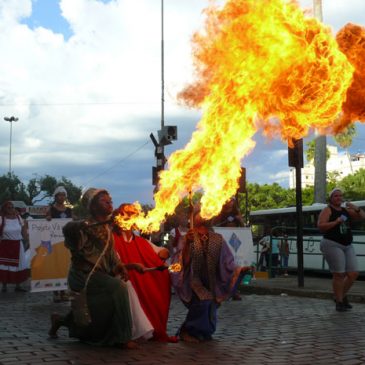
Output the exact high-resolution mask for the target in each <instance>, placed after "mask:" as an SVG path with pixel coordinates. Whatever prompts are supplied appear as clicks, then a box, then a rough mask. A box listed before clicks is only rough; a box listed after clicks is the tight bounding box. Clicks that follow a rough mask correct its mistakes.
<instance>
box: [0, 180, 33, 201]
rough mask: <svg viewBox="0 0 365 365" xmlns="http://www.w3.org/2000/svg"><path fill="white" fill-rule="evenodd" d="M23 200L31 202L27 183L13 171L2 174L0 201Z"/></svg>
mask: <svg viewBox="0 0 365 365" xmlns="http://www.w3.org/2000/svg"><path fill="white" fill-rule="evenodd" d="M5 200H22V201H24V202H25V203H26V204H29V202H30V201H29V196H28V193H27V190H26V187H25V185H24V184H23V183H22V182H21V181H20V179H19V178H18V177H17V176H16V175H14V174H11V173H7V174H5V175H3V176H0V201H1V203H3V202H4V201H5Z"/></svg>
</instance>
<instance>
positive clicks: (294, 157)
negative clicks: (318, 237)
mask: <svg viewBox="0 0 365 365" xmlns="http://www.w3.org/2000/svg"><path fill="white" fill-rule="evenodd" d="M293 144H294V146H293V147H292V148H290V147H289V148H288V160H289V166H291V167H295V180H296V184H295V187H296V188H295V196H296V211H297V266H298V286H299V287H303V286H304V265H303V203H302V170H301V169H302V167H303V139H296V140H293Z"/></svg>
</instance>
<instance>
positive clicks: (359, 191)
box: [339, 169, 365, 200]
mask: <svg viewBox="0 0 365 365" xmlns="http://www.w3.org/2000/svg"><path fill="white" fill-rule="evenodd" d="M339 187H340V188H341V189H342V190H343V192H344V195H345V199H348V200H364V199H365V169H360V170H359V171H357V172H355V173H354V174H352V175H347V176H345V177H344V178H343V179H342V180H341V181H340V182H339Z"/></svg>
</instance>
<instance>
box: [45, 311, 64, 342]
mask: <svg viewBox="0 0 365 365" xmlns="http://www.w3.org/2000/svg"><path fill="white" fill-rule="evenodd" d="M61 325H62V319H61V316H60V315H59V314H57V313H52V314H51V328H50V330H49V331H48V335H49V337H50V338H53V339H55V338H58V335H57V331H58V329H59V328H60V327H61Z"/></svg>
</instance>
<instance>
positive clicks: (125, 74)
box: [0, 0, 365, 202]
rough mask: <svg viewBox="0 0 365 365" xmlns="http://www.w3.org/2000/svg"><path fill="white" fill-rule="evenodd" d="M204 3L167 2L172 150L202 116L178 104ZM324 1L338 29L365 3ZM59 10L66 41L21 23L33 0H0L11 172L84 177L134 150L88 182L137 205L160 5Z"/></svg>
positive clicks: (149, 155)
mask: <svg viewBox="0 0 365 365" xmlns="http://www.w3.org/2000/svg"><path fill="white" fill-rule="evenodd" d="M302 2H307V3H308V6H311V4H312V1H311V0H310V1H305V0H303V1H302ZM207 4H208V0H184V1H182V0H169V1H165V37H164V38H165V98H166V103H165V112H166V114H165V119H166V121H167V123H168V124H173V125H175V124H177V125H178V127H179V138H184V139H180V140H179V141H178V142H177V143H175V144H174V146H171V147H168V148H167V149H166V150H167V151H168V152H171V151H173V149H174V148H176V146H179V147H183V146H184V145H185V144H186V143H187V141H188V139H189V138H190V132H191V130H192V129H193V128H194V125H195V123H196V122H197V121H198V116H199V113H196V112H191V111H187V110H186V109H184V108H182V107H180V106H177V105H176V103H175V96H176V93H177V92H178V91H179V90H181V89H182V87H183V86H184V85H185V83H187V82H188V81H189V80H191V76H192V68H191V47H190V39H191V36H192V33H193V32H194V30H196V29H198V27H200V26H201V25H202V21H203V16H202V13H201V11H202V9H203V8H204V7H205V6H206V5H207ZM323 7H324V13H325V16H324V18H325V21H326V22H328V23H332V24H334V27H337V28H338V27H339V26H340V25H344V24H346V23H347V22H348V21H352V20H353V21H355V20H358V21H361V20H362V19H360V17H362V14H364V9H365V2H363V1H360V0H359V1H356V0H343V1H342V0H338V1H335V0H323ZM60 8H61V11H62V15H63V17H64V18H65V19H66V20H67V22H68V23H69V24H70V26H71V29H72V31H73V35H72V36H71V37H70V38H69V39H67V40H66V39H64V37H63V36H62V34H60V33H54V32H53V31H52V30H50V29H45V28H44V27H42V26H41V24H40V26H38V27H37V28H35V29H34V30H32V29H30V28H29V27H28V26H26V25H24V24H21V20H22V19H23V18H24V17H28V16H31V10H32V2H31V0H0V49H1V50H2V54H3V57H2V58H1V59H0V69H1V71H2V72H1V75H0V104H1V105H2V106H1V110H2V114H3V116H11V115H15V116H17V117H18V118H19V122H18V123H17V125H16V126H15V125H14V129H13V132H14V133H13V169H14V172H15V174H17V175H20V176H23V175H24V176H27V177H31V176H32V173H38V174H40V175H42V174H45V173H48V174H54V175H57V176H66V177H68V178H71V179H75V181H78V182H79V183H80V184H83V183H84V182H85V181H88V180H89V179H92V178H93V177H95V176H96V175H98V174H99V173H101V172H103V171H107V170H108V168H110V166H113V164H115V163H117V162H118V161H119V160H123V158H124V157H126V156H129V154H130V153H131V152H133V151H135V150H137V152H135V153H134V154H133V155H132V157H129V158H126V159H125V160H123V162H121V164H120V165H118V164H117V168H114V169H112V170H109V171H107V172H106V173H105V174H106V176H104V177H103V178H104V179H105V180H102V179H101V178H100V179H99V180H95V181H94V182H93V183H95V184H99V183H100V184H103V185H104V186H106V187H108V185H109V184H110V186H113V189H115V196H116V197H122V196H124V195H125V194H128V192H127V187H128V186H129V189H130V193H129V194H136V195H135V196H130V198H129V199H128V200H129V201H132V200H141V201H142V202H143V199H142V198H140V196H139V194H140V195H141V196H143V197H144V198H146V197H148V199H151V197H152V186H151V183H150V181H151V180H150V176H151V172H150V171H151V165H152V164H154V156H153V146H152V144H151V143H150V144H149V145H147V146H145V147H143V148H141V149H139V150H138V148H139V147H140V146H143V144H144V143H146V142H148V141H149V134H150V132H155V131H156V130H158V129H159V128H160V112H161V111H160V107H161V74H160V71H161V48H160V44H161V39H160V37H161V34H160V32H161V18H160V16H161V14H160V11H161V8H160V2H159V1H157V0H156V1H151V0H115V1H110V2H108V3H102V2H101V1H97V0H61V1H60ZM360 14H361V15H360ZM0 128H2V129H1V132H2V133H1V134H0V142H1V145H0V154H1V155H2V156H3V158H2V159H1V160H0V161H1V163H0V168H1V169H2V170H3V172H6V171H7V168H8V165H7V161H8V160H7V156H8V151H9V148H8V136H9V129H8V128H9V125H8V124H5V123H2V124H1V125H0ZM187 131H188V132H187ZM275 146H276V147H275V148H273V151H272V153H271V157H270V156H269V158H266V161H263V163H265V162H266V163H267V162H269V164H271V165H270V166H267V165H266V167H264V168H263V171H264V175H262V176H263V177H262V179H266V180H267V179H273V177H271V174H269V172H268V170H270V169H271V168H272V165H274V164H273V163H272V161H274V160H278V161H285V163H286V162H287V161H286V160H285V159H286V157H285V156H286V154H287V149H286V148H283V145H282V144H280V146H279V147H277V145H275ZM267 148H270V146H269V147H262V146H259V145H258V146H257V147H256V149H255V150H254V151H253V152H252V153H251V155H250V156H249V157H248V158H249V159H250V161H255V160H259V154H260V153H262V150H263V149H265V150H266V149H267ZM277 148H278V151H276V149H277ZM266 157H268V156H266ZM253 164H254V163H253ZM264 166H265V165H264ZM281 168H283V166H281ZM253 171H255V170H254V169H253V170H252V173H253ZM119 173H120V175H118V174H119ZM132 174H135V175H132ZM248 176H250V179H251V181H255V179H256V178H257V179H258V180H259V179H261V178H260V177H259V176H260V175H257V176H254V175H251V173H250V172H248ZM275 176H276V175H275ZM114 180H117V181H114ZM115 184H116V185H118V184H119V186H123V192H120V191H118V189H117V187H116V186H115ZM139 185H140V186H142V187H140V188H139V190H135V192H132V193H131V191H132V189H133V188H134V187H136V186H139ZM124 190H125V192H124ZM123 194H124V195H123ZM116 199H118V198H116ZM116 199H115V200H116ZM119 199H121V198H119ZM123 200H127V199H125V198H124V199H123Z"/></svg>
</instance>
